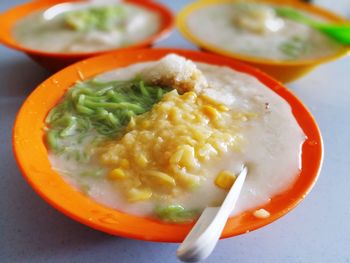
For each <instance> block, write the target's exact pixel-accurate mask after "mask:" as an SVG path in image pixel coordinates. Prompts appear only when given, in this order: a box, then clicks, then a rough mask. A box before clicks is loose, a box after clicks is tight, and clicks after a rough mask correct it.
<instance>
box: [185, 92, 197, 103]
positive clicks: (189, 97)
mask: <svg viewBox="0 0 350 263" xmlns="http://www.w3.org/2000/svg"><path fill="white" fill-rule="evenodd" d="M183 98H184V99H185V100H187V101H190V102H195V101H196V99H197V94H196V93H194V92H193V91H189V92H186V93H185V94H183Z"/></svg>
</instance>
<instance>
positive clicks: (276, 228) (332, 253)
mask: <svg viewBox="0 0 350 263" xmlns="http://www.w3.org/2000/svg"><path fill="white" fill-rule="evenodd" d="M21 2H23V1H21V0H12V1H5V0H1V1H0V12H2V11H4V10H6V9H7V8H9V7H11V6H13V5H16V4H19V3H21ZM162 2H164V3H165V4H166V5H168V6H169V7H170V8H171V9H172V10H173V11H178V10H179V9H180V8H181V7H182V6H184V5H185V3H186V2H187V1H182V0H181V1H162ZM319 3H320V4H322V5H324V6H328V7H330V8H334V10H337V11H339V12H343V14H344V15H348V16H350V0H333V1H332V0H320V1H319ZM0 30H1V25H0ZM157 46H172V47H179V48H191V49H193V48H195V47H194V46H193V45H191V44H190V43H189V42H187V41H186V40H184V39H183V38H182V37H181V36H180V34H179V33H178V32H177V31H174V32H173V33H172V34H171V36H170V37H169V38H167V39H166V40H163V41H161V42H159V43H158V44H157ZM49 75H50V73H49V72H47V71H46V70H44V69H42V68H40V67H39V66H37V65H36V64H35V63H34V62H32V61H31V60H30V59H29V58H27V57H26V56H25V55H23V54H20V53H18V52H16V51H13V50H10V49H7V48H5V47H2V46H0V124H1V125H0V151H1V154H0V168H1V171H0V262H2V263H8V262H11V263H12V262H35V263H41V262H49V263H51V262H84V263H89V262H103V263H104V262H152V263H158V262H159V263H163V262H177V260H176V258H175V250H176V248H177V245H176V244H165V243H151V242H144V241H137V240H130V239H125V238H119V237H113V236H109V235H107V234H104V233H101V232H98V231H95V230H92V229H90V228H88V227H86V226H84V225H81V224H79V223H77V222H75V221H73V220H71V219H70V218H68V217H66V216H64V215H62V214H61V213H59V212H57V211H56V210H55V209H53V208H52V207H50V206H49V205H48V204H47V203H45V202H44V201H43V200H42V199H41V198H40V197H39V196H38V195H37V194H35V193H34V191H33V190H32V189H31V188H30V187H29V185H28V184H27V183H26V182H25V180H24V179H23V178H22V176H21V173H20V171H19V169H18V168H17V165H16V163H15V160H14V157H13V154H12V145H11V129H12V126H13V122H14V118H15V115H16V112H17V111H18V109H19V107H20V105H21V103H22V102H23V100H24V99H25V98H26V96H27V95H28V94H29V93H30V92H31V91H32V90H33V89H34V88H35V87H36V86H37V85H38V84H39V83H40V82H42V81H43V80H44V79H45V78H47V77H48V76H49ZM288 87H290V89H291V90H292V91H293V92H295V94H296V95H298V96H299V98H301V100H302V101H303V102H304V103H305V104H306V105H307V106H308V107H309V109H310V110H311V112H312V113H313V114H314V116H315V118H316V120H317V122H318V124H319V126H320V129H321V131H322V134H323V139H324V146H325V158H324V165H323V168H322V172H321V175H320V178H319V180H318V182H317V184H316V186H315V187H314V189H313V190H312V192H311V193H310V195H309V196H307V198H306V199H305V200H304V201H303V202H302V203H301V204H300V205H299V206H298V207H297V208H295V209H294V210H293V211H292V212H290V213H289V214H287V215H286V216H284V217H283V218H281V219H279V220H278V221H276V222H274V223H272V224H271V225H268V226H266V227H264V228H261V229H259V230H257V231H254V232H251V233H249V234H245V235H242V236H238V237H234V238H229V239H226V240H222V241H220V242H219V244H218V246H217V248H216V250H215V251H214V253H213V254H212V255H211V256H210V257H209V258H208V259H207V261H206V262H215V263H220V262H244V263H246V262H259V263H260V262H261V263H264V262H268V263H271V262H285V263H292V262H293V263H294V262H307V263H310V262H317V263H322V262H335V263H343V262H344V263H345V262H350V157H349V150H350V118H349V115H350V58H349V57H347V58H343V59H340V60H338V61H335V62H332V63H329V64H327V65H324V66H321V67H319V68H318V69H316V70H315V71H313V72H312V73H311V74H309V75H308V76H306V77H304V78H302V79H300V80H298V81H296V82H294V83H292V84H290V85H288Z"/></svg>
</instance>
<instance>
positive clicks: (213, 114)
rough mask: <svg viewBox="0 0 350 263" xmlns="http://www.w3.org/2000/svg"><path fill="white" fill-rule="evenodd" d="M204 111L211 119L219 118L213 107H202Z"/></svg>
mask: <svg viewBox="0 0 350 263" xmlns="http://www.w3.org/2000/svg"><path fill="white" fill-rule="evenodd" d="M202 111H203V113H204V114H205V115H206V116H207V117H209V118H210V119H215V118H217V117H219V112H218V111H217V110H216V109H215V108H214V107H212V106H207V105H205V106H203V107H202Z"/></svg>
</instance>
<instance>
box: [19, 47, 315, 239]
mask: <svg viewBox="0 0 350 263" xmlns="http://www.w3.org/2000/svg"><path fill="white" fill-rule="evenodd" d="M48 86H51V87H52V88H50V89H48ZM49 90H50V91H49ZM43 98H45V100H43ZM13 139H14V151H15V155H16V159H17V161H18V164H19V166H20V167H21V170H22V171H23V174H24V175H25V177H26V178H27V180H28V181H29V183H30V184H31V185H32V186H33V188H34V189H35V190H36V191H37V192H38V193H39V194H40V195H41V196H42V197H43V198H44V199H45V200H47V201H48V202H49V203H50V204H51V205H53V206H54V207H56V208H57V209H59V210H60V211H62V212H63V213H65V214H67V215H69V216H71V217H72V218H74V219H76V220H78V221H80V222H82V223H84V224H86V225H89V226H91V227H93V228H96V229H99V230H102V231H105V232H107V233H111V234H115V235H121V236H127V237H133V238H139V239H145V240H153V241H172V242H175V241H181V240H182V239H183V238H184V237H185V235H186V234H187V232H188V231H189V230H190V228H191V226H192V225H193V220H195V218H196V217H197V216H198V214H199V213H200V212H201V211H202V210H203V209H204V208H205V207H206V206H210V205H213V204H217V203H220V202H222V200H223V198H224V196H225V194H226V191H227V189H228V188H229V187H230V186H231V185H232V183H233V182H234V180H235V172H238V171H239V169H240V167H241V165H242V163H247V164H248V166H249V169H250V172H249V176H248V178H247V181H246V184H245V186H244V188H243V190H242V194H241V198H240V202H239V205H238V207H237V209H236V210H235V211H234V213H233V214H232V217H231V218H230V219H229V221H228V224H227V226H226V228H225V230H224V232H223V235H222V237H228V236H233V235H237V234H241V233H245V232H247V231H251V230H254V229H256V228H258V227H261V226H263V225H266V224H268V223H271V222H272V221H274V220H276V219H277V218H279V217H280V216H282V215H284V214H285V213H287V212H288V211H289V210H290V209H291V208H293V207H294V206H295V205H297V204H298V203H299V202H300V201H301V200H302V199H303V198H304V197H305V195H306V194H307V193H308V192H309V190H310V189H311V187H312V186H313V184H314V182H315V181H316V179H317V176H318V172H319V169H320V166H321V162H322V140H321V137H320V133H319V131H318V128H317V125H316V123H315V122H314V120H313V118H312V116H311V115H310V113H309V112H308V111H307V110H306V108H305V107H304V106H303V105H302V104H301V102H300V101H299V100H298V99H297V98H296V97H295V96H294V95H292V94H291V93H290V92H288V91H287V89H285V88H284V87H283V86H281V85H280V84H278V82H277V81H275V80H273V79H271V78H270V77H268V76H267V75H265V74H264V73H262V72H260V71H258V70H255V69H253V68H251V67H249V66H246V65H244V64H241V63H239V62H237V61H235V60H233V59H231V58H225V57H220V56H216V55H211V54H207V53H203V52H195V51H185V50H174V49H154V50H139V51H126V52H123V53H120V52H117V53H111V54H107V55H104V56H100V57H95V58H91V59H89V60H86V61H82V62H79V63H77V64H75V65H72V66H70V67H68V68H66V69H64V70H62V71H60V72H59V73H57V74H55V75H54V76H52V77H51V78H50V79H48V80H47V81H45V82H44V83H43V84H42V85H40V86H39V87H38V88H37V89H36V90H35V91H34V92H33V93H32V94H31V95H30V96H29V97H28V99H27V101H26V102H25V103H24V105H23V106H22V108H21V110H20V112H19V114H18V117H17V119H16V123H15V128H14V137H13ZM29 153H30V154H29Z"/></svg>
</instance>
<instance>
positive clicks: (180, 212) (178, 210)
mask: <svg viewBox="0 0 350 263" xmlns="http://www.w3.org/2000/svg"><path fill="white" fill-rule="evenodd" d="M154 212H155V215H156V216H157V217H158V218H159V219H161V220H162V221H166V222H169V223H188V222H191V221H192V220H193V219H194V218H196V217H197V216H198V213H199V211H198V210H186V209H185V208H183V207H182V206H181V205H169V206H165V207H157V208H156V209H155V211H154Z"/></svg>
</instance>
